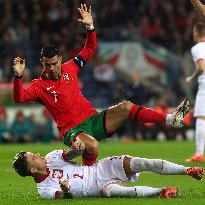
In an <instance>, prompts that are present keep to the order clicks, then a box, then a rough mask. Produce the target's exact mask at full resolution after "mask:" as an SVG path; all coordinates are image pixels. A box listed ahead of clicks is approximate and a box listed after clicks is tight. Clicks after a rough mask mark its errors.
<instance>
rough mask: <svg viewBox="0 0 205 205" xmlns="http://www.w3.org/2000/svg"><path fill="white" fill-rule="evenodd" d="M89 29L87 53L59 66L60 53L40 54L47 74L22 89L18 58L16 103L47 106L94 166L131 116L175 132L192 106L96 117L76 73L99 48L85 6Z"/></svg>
mask: <svg viewBox="0 0 205 205" xmlns="http://www.w3.org/2000/svg"><path fill="white" fill-rule="evenodd" d="M78 10H79V13H80V15H81V17H82V19H79V21H80V22H82V23H83V24H85V25H86V27H87V30H88V31H87V39H86V43H85V46H84V48H83V49H82V50H81V51H80V52H79V54H78V55H76V56H75V57H74V58H73V59H71V60H69V61H67V62H66V63H64V64H61V61H62V57H61V56H60V54H59V50H58V48H56V47H54V46H47V47H45V48H43V49H42V52H41V63H42V65H43V69H44V72H43V74H42V75H41V76H40V77H39V78H38V79H35V80H33V81H32V82H31V83H30V85H29V86H28V87H23V72H24V69H25V60H23V59H21V58H19V57H17V58H15V59H14V66H13V68H14V72H15V78H14V89H13V95H14V100H15V102H17V103H23V102H28V101H38V102H40V103H41V104H43V105H45V107H46V108H47V109H48V111H49V112H50V113H51V115H52V117H53V119H54V120H55V122H56V124H57V127H58V129H59V131H60V133H61V138H62V140H63V141H64V143H65V144H66V145H68V146H71V147H73V148H75V149H76V150H81V152H79V153H80V154H83V162H84V163H85V164H86V165H92V164H93V163H95V160H96V158H97V156H98V141H100V140H102V139H105V138H107V137H109V136H110V135H111V134H112V133H113V132H115V131H116V130H117V129H118V128H119V127H120V125H121V124H122V123H123V122H124V121H125V120H127V119H128V118H129V117H130V118H131V119H133V120H134V121H136V122H153V123H164V124H168V125H171V126H174V127H180V126H182V125H183V120H184V116H185V115H186V113H187V112H188V110H189V101H187V100H184V101H183V102H182V104H181V105H179V107H178V108H177V109H176V111H175V112H174V113H173V114H168V115H165V114H161V113H157V112H155V111H153V110H150V109H148V108H146V107H140V106H138V105H136V104H133V103H131V102H129V101H124V102H121V103H119V104H118V105H115V106H113V107H109V108H108V109H106V110H103V111H102V112H100V113H98V112H97V111H96V110H95V108H94V107H93V106H92V105H91V103H90V102H89V101H88V100H87V99H86V98H85V97H84V96H83V95H82V93H81V91H80V88H79V84H78V72H79V71H80V70H81V69H82V68H83V67H84V65H85V63H86V62H87V61H88V60H89V59H90V58H91V56H92V55H93V54H94V52H95V50H96V47H97V38H96V32H95V30H94V26H93V18H92V15H91V7H90V8H89V9H88V8H87V6H86V5H85V4H84V5H81V7H80V8H79V9H78Z"/></svg>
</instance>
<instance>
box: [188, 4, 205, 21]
mask: <svg viewBox="0 0 205 205" xmlns="http://www.w3.org/2000/svg"><path fill="white" fill-rule="evenodd" d="M190 1H191V3H192V4H193V6H194V8H195V9H196V10H197V12H198V13H199V14H200V15H201V16H202V17H204V18H205V5H204V4H203V3H201V1H200V0H190Z"/></svg>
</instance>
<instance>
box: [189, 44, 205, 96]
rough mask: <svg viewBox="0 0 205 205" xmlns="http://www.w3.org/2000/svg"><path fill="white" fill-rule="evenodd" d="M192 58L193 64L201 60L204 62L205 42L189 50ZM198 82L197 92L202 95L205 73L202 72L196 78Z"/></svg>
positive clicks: (204, 90) (204, 86)
mask: <svg viewBox="0 0 205 205" xmlns="http://www.w3.org/2000/svg"><path fill="white" fill-rule="evenodd" d="M191 53H192V58H193V61H194V62H195V64H196V63H197V61H198V60H200V59H203V60H204V61H205V42H199V43H197V44H196V45H195V46H193V47H192V49H191ZM198 82H199V90H200V92H202V94H203V93H204V94H205V72H203V73H202V74H201V75H200V76H199V77H198Z"/></svg>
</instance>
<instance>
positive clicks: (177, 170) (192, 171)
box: [123, 157, 204, 180]
mask: <svg viewBox="0 0 205 205" xmlns="http://www.w3.org/2000/svg"><path fill="white" fill-rule="evenodd" d="M123 167H124V170H125V173H126V175H127V177H128V178H131V177H132V176H133V175H134V174H135V173H139V172H142V171H151V172H155V173H158V174H164V175H188V176H192V177H193V178H195V179H197V180H201V179H202V177H203V174H204V170H203V168H202V167H185V166H183V165H179V164H175V163H172V162H169V161H166V160H162V159H147V158H139V157H125V158H124V160H123Z"/></svg>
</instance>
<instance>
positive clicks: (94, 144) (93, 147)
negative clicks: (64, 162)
mask: <svg viewBox="0 0 205 205" xmlns="http://www.w3.org/2000/svg"><path fill="white" fill-rule="evenodd" d="M85 146H86V147H85V148H86V149H87V150H89V151H92V152H96V151H97V150H98V146H99V142H98V141H97V140H96V139H90V140H89V142H87V143H86V145H85Z"/></svg>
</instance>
